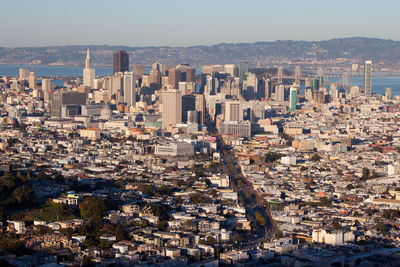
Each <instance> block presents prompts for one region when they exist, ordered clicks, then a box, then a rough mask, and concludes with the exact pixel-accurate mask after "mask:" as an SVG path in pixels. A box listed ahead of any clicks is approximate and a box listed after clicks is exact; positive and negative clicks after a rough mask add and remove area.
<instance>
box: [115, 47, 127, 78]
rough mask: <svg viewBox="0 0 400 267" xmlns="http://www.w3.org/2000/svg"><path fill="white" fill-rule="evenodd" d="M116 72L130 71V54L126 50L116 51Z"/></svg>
mask: <svg viewBox="0 0 400 267" xmlns="http://www.w3.org/2000/svg"><path fill="white" fill-rule="evenodd" d="M113 63H114V64H113V66H114V74H115V73H117V72H125V71H129V55H128V54H127V53H126V51H117V52H115V53H114V60H113Z"/></svg>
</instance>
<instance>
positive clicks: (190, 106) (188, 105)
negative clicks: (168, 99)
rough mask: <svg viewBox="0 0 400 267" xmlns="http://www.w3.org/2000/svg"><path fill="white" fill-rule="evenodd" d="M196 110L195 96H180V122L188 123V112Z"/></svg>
mask: <svg viewBox="0 0 400 267" xmlns="http://www.w3.org/2000/svg"><path fill="white" fill-rule="evenodd" d="M190 110H191V111H194V110H196V96H195V95H184V96H182V121H183V122H187V121H188V111H190Z"/></svg>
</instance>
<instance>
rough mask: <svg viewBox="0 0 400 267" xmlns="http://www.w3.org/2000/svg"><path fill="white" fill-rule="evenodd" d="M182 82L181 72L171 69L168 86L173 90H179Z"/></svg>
mask: <svg viewBox="0 0 400 267" xmlns="http://www.w3.org/2000/svg"><path fill="white" fill-rule="evenodd" d="M180 81H181V70H179V69H170V70H169V71H168V84H169V85H170V86H172V87H173V88H175V89H178V88H179V82H180Z"/></svg>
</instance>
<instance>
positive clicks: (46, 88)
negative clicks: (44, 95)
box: [42, 79, 51, 92]
mask: <svg viewBox="0 0 400 267" xmlns="http://www.w3.org/2000/svg"><path fill="white" fill-rule="evenodd" d="M50 89H51V81H50V79H42V91H43V92H47V91H49V90H50Z"/></svg>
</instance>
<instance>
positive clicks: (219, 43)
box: [0, 36, 400, 48]
mask: <svg viewBox="0 0 400 267" xmlns="http://www.w3.org/2000/svg"><path fill="white" fill-rule="evenodd" d="M352 38H365V39H379V40H388V41H394V42H399V41H400V40H394V39H390V38H379V37H369V36H349V37H336V38H330V39H321V40H294V39H279V40H270V41H262V40H260V41H253V42H218V43H215V44H193V45H142V46H139V45H138V46H131V45H123V44H65V45H62V44H60V45H57V44H56V45H38V46H3V47H5V48H41V47H57V46H60V47H62V46H87V47H90V46H111V47H112V46H122V47H124V46H125V47H132V48H133V47H144V48H151V47H171V48H173V47H176V48H189V47H196V46H217V45H222V44H233V45H237V44H255V43H275V42H287V41H293V42H324V41H330V40H336V39H352ZM0 47H1V46H0Z"/></svg>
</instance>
